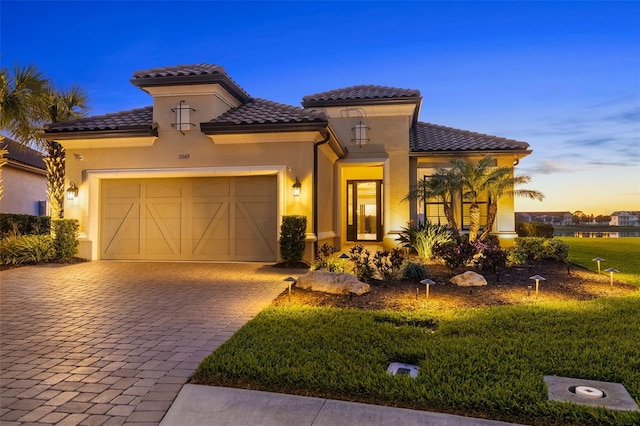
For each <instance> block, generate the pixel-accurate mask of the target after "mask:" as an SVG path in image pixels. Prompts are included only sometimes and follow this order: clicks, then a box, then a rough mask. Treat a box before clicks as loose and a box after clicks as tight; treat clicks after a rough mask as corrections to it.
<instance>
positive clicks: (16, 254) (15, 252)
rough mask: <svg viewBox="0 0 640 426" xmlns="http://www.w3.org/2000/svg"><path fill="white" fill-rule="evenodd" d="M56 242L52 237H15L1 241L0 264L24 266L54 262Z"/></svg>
mask: <svg viewBox="0 0 640 426" xmlns="http://www.w3.org/2000/svg"><path fill="white" fill-rule="evenodd" d="M55 253H56V252H55V249H54V242H53V238H52V237H51V235H15V236H8V237H5V238H4V239H2V240H1V241H0V263H2V264H3V265H22V264H32V263H42V262H48V261H51V260H53V259H54V258H55V257H56V256H55Z"/></svg>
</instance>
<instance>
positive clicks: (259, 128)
mask: <svg viewBox="0 0 640 426" xmlns="http://www.w3.org/2000/svg"><path fill="white" fill-rule="evenodd" d="M326 128H327V122H326V121H322V122H311V123H258V124H249V123H246V124H231V123H226V122H210V121H206V122H204V123H200V131H201V132H202V133H204V134H205V135H219V134H239V133H265V132H299V131H308V130H311V131H313V130H321V129H326Z"/></svg>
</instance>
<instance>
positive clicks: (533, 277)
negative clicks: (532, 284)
mask: <svg viewBox="0 0 640 426" xmlns="http://www.w3.org/2000/svg"><path fill="white" fill-rule="evenodd" d="M529 279H530V280H536V296H537V295H538V284H540V281H545V280H546V278H545V277H543V276H542V275H534V276H532V277H529Z"/></svg>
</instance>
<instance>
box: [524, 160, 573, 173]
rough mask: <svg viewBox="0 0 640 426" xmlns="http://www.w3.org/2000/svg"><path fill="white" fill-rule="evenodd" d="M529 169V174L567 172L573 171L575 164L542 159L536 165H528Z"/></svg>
mask: <svg viewBox="0 0 640 426" xmlns="http://www.w3.org/2000/svg"><path fill="white" fill-rule="evenodd" d="M529 170H531V174H538V173H539V174H542V175H550V174H554V173H567V172H575V171H576V167H575V165H573V164H571V163H568V162H563V161H556V160H544V161H541V162H540V163H538V164H537V165H533V166H530V167H528V170H527V171H529Z"/></svg>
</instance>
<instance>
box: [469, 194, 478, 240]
mask: <svg viewBox="0 0 640 426" xmlns="http://www.w3.org/2000/svg"><path fill="white" fill-rule="evenodd" d="M469 220H470V223H469V241H471V242H474V241H475V240H476V239H477V238H478V231H479V230H480V207H479V206H478V205H477V204H475V203H474V204H472V205H471V207H470V208H469Z"/></svg>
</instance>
